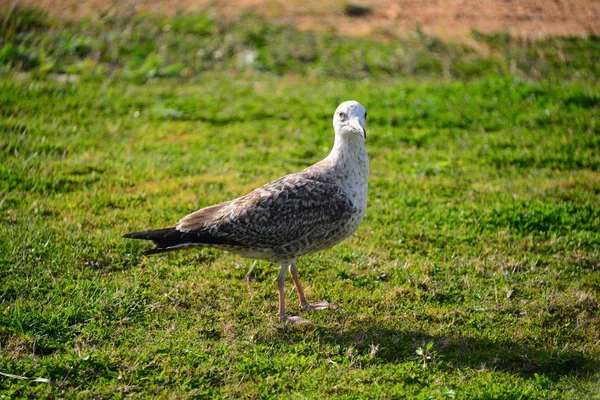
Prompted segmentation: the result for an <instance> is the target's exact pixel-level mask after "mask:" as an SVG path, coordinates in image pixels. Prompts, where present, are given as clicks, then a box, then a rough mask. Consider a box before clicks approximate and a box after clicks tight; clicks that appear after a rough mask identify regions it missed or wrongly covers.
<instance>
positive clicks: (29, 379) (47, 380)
mask: <svg viewBox="0 0 600 400" xmlns="http://www.w3.org/2000/svg"><path fill="white" fill-rule="evenodd" d="M0 375H2V376H5V377H7V378H12V379H19V380H22V381H32V382H41V383H47V384H49V385H51V386H54V387H57V386H58V384H57V383H56V382H54V381H51V380H50V379H46V378H40V377H38V378H30V377H27V376H21V375H14V374H6V373H4V372H0Z"/></svg>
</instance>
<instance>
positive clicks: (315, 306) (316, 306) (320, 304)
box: [290, 262, 329, 310]
mask: <svg viewBox="0 0 600 400" xmlns="http://www.w3.org/2000/svg"><path fill="white" fill-rule="evenodd" d="M290 274H292V279H293V280H294V285H296V291H297V292H298V297H299V298H300V307H302V308H304V309H305V310H325V309H327V308H329V303H328V302H327V301H326V300H321V301H317V302H316V303H309V302H308V301H307V300H306V297H305V296H304V289H302V284H301V283H300V278H298V269H297V268H296V263H295V262H293V263H291V264H290Z"/></svg>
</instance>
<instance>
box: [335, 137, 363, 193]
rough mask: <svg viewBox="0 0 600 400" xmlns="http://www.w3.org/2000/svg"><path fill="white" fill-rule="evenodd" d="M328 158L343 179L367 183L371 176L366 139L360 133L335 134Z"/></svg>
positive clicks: (360, 183)
mask: <svg viewBox="0 0 600 400" xmlns="http://www.w3.org/2000/svg"><path fill="white" fill-rule="evenodd" d="M326 160H327V161H328V163H329V166H330V168H331V169H333V170H334V171H335V172H337V174H336V175H337V176H338V179H340V180H341V181H349V180H351V181H353V182H354V183H356V184H359V185H363V184H364V185H366V183H367V179H368V177H369V156H368V155H367V148H366V147H365V141H364V139H363V138H362V137H360V136H359V135H344V136H342V135H340V134H336V135H335V142H334V144H333V149H332V150H331V153H329V155H328V156H327V158H326Z"/></svg>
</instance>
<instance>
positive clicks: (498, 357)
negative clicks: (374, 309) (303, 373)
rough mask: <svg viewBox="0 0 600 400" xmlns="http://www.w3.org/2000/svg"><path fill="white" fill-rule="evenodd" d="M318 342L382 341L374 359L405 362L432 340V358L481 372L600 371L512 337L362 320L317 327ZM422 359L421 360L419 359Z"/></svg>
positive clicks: (294, 336) (292, 335)
mask: <svg viewBox="0 0 600 400" xmlns="http://www.w3.org/2000/svg"><path fill="white" fill-rule="evenodd" d="M315 334H316V335H318V340H319V342H322V343H323V342H324V343H331V344H337V345H340V346H342V348H346V349H348V348H350V347H354V348H355V349H356V350H357V351H358V353H359V354H364V355H366V354H369V352H370V350H371V348H372V345H374V346H378V349H377V352H376V356H375V357H374V359H373V362H374V363H403V362H409V361H414V360H415V359H416V358H417V357H415V356H416V350H417V349H418V348H422V349H425V348H426V346H427V344H428V343H430V342H432V343H433V347H432V348H431V350H430V352H431V354H430V355H431V360H430V361H429V362H436V361H443V362H445V363H449V364H450V365H452V366H454V367H455V368H461V369H464V368H472V369H474V370H477V371H484V370H490V369H491V370H499V371H506V372H510V373H514V374H518V375H521V376H523V377H530V376H533V375H534V374H536V373H537V374H544V375H545V376H547V377H548V378H550V379H552V380H558V379H559V378H561V377H562V376H586V375H590V374H593V373H597V372H599V371H600V365H598V363H597V362H596V361H595V360H593V359H592V358H590V357H588V356H585V355H584V354H582V353H580V352H571V351H568V350H565V349H549V348H546V347H544V346H543V345H540V346H539V347H537V346H532V345H529V344H525V343H519V342H515V341H508V340H489V339H482V338H476V337H469V336H464V335H459V334H456V335H453V334H451V333H450V334H447V335H431V334H428V333H424V332H420V331H403V330H394V329H385V328H380V327H377V326H373V325H371V326H369V325H363V326H361V327H360V328H352V329H348V330H343V331H342V330H333V329H329V328H317V329H316V331H315ZM305 340H306V333H302V332H300V331H298V330H295V329H293V328H292V329H290V328H283V329H281V330H278V334H277V335H275V336H274V337H271V338H269V339H268V340H267V341H270V342H273V341H279V342H282V341H283V342H288V343H296V342H298V343H300V342H303V341H305ZM416 362H419V361H416Z"/></svg>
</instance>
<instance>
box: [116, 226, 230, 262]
mask: <svg viewBox="0 0 600 400" xmlns="http://www.w3.org/2000/svg"><path fill="white" fill-rule="evenodd" d="M123 237H124V238H127V239H142V240H152V241H153V242H154V244H155V245H156V247H155V248H153V249H150V250H146V251H145V252H143V253H142V254H143V255H145V256H147V255H150V254H159V253H164V252H166V251H174V250H180V249H182V248H185V247H189V246H202V245H205V246H206V245H211V244H212V245H215V244H221V245H239V244H240V243H237V242H235V241H232V240H228V239H225V238H219V237H214V236H211V235H209V234H207V233H206V232H181V231H178V230H177V229H175V228H166V229H156V230H151V231H144V232H129V233H126V234H124V235H123Z"/></svg>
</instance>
